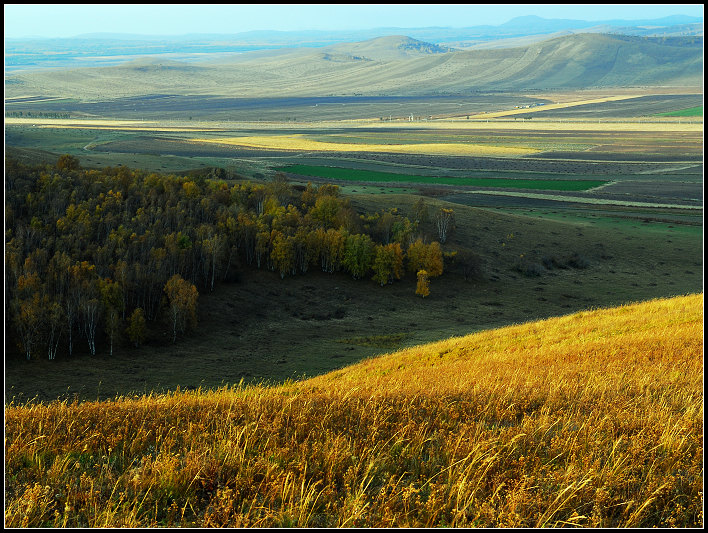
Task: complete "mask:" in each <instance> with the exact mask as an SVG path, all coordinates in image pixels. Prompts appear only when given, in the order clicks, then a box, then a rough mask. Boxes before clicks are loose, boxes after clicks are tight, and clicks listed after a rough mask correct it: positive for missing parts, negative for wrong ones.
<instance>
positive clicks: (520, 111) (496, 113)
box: [473, 94, 641, 119]
mask: <svg viewBox="0 0 708 533" xmlns="http://www.w3.org/2000/svg"><path fill="white" fill-rule="evenodd" d="M640 96H641V95H640V94H630V95H622V96H605V97H602V98H592V99H589V100H577V101H573V102H562V103H557V104H546V105H544V106H539V107H531V108H528V109H510V110H508V111H494V112H490V113H479V114H477V115H474V117H473V118H475V119H488V118H499V117H506V116H511V115H519V114H524V115H526V114H528V113H535V112H537V111H550V110H552V109H566V108H568V107H575V106H579V105H587V104H602V103H604V102H615V101H618V100H628V99H631V98H638V97H640Z"/></svg>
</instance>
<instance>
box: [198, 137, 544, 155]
mask: <svg viewBox="0 0 708 533" xmlns="http://www.w3.org/2000/svg"><path fill="white" fill-rule="evenodd" d="M189 140H190V141H192V142H202V143H215V144H228V145H235V146H247V147H249V148H268V149H277V150H310V151H317V152H394V153H402V154H431V155H476V156H495V155H497V156H522V155H530V154H534V153H538V152H539V151H540V150H534V149H531V148H511V147H507V146H493V145H486V144H466V143H440V144H437V143H420V144H357V143H339V142H322V141H315V140H311V139H307V138H305V136H304V135H263V136H252V137H224V138H218V139H216V138H215V139H211V138H209V139H205V138H193V139H189Z"/></svg>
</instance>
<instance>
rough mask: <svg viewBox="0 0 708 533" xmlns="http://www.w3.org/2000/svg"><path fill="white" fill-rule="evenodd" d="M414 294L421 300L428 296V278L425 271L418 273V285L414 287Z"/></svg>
mask: <svg viewBox="0 0 708 533" xmlns="http://www.w3.org/2000/svg"><path fill="white" fill-rule="evenodd" d="M415 293H416V294H420V295H421V296H422V297H423V298H425V297H426V296H428V295H429V294H430V278H429V277H428V273H427V272H426V271H425V270H419V271H418V284H417V285H416V287H415Z"/></svg>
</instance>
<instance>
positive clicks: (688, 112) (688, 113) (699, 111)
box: [657, 105, 703, 117]
mask: <svg viewBox="0 0 708 533" xmlns="http://www.w3.org/2000/svg"><path fill="white" fill-rule="evenodd" d="M657 116H659V117H702V116H703V106H702V105H699V106H696V107H689V108H687V109H679V110H678V111H671V112H669V113H660V114H659V115H657Z"/></svg>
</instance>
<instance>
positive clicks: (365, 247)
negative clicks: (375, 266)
mask: <svg viewBox="0 0 708 533" xmlns="http://www.w3.org/2000/svg"><path fill="white" fill-rule="evenodd" d="M374 246H375V244H374V242H373V241H372V240H371V237H369V236H368V235H366V234H364V233H359V234H357V235H349V236H347V239H346V241H345V245H344V257H343V260H342V266H344V268H345V269H346V270H347V272H349V273H350V274H351V275H352V277H353V278H354V279H360V278H363V277H364V276H365V275H366V273H367V272H368V271H369V269H370V268H371V263H372V261H373V259H374V254H375V249H374Z"/></svg>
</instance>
